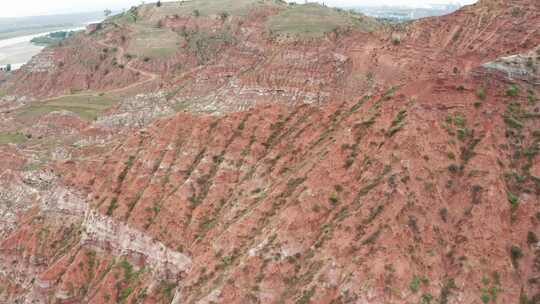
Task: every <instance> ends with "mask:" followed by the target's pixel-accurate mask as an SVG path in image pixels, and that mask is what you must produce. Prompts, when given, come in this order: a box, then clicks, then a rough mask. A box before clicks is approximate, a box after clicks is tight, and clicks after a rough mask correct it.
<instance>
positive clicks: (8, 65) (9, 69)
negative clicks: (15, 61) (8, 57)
mask: <svg viewBox="0 0 540 304" xmlns="http://www.w3.org/2000/svg"><path fill="white" fill-rule="evenodd" d="M6 71H7V72H11V64H9V63H8V64H7V65H6Z"/></svg>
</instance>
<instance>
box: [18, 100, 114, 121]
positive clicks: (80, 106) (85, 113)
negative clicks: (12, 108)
mask: <svg viewBox="0 0 540 304" xmlns="http://www.w3.org/2000/svg"><path fill="white" fill-rule="evenodd" d="M115 103H116V101H115V100H113V99H111V98H109V97H106V96H100V95H71V96H64V97H60V98H56V99H50V100H47V101H44V102H36V103H32V104H30V105H29V106H27V107H24V108H22V109H21V110H20V112H19V113H18V114H19V117H21V118H27V119H35V118H37V117H39V116H42V115H46V114H48V113H51V112H54V111H69V112H72V113H75V114H77V115H78V116H79V117H81V118H82V119H84V120H88V121H92V120H95V119H96V118H97V117H98V115H99V114H100V113H102V112H103V111H104V110H106V109H108V108H110V107H111V106H112V105H114V104H115Z"/></svg>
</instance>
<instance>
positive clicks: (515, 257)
mask: <svg viewBox="0 0 540 304" xmlns="http://www.w3.org/2000/svg"><path fill="white" fill-rule="evenodd" d="M522 257H523V251H521V248H519V246H517V245H512V247H510V258H511V259H512V265H514V267H517V263H518V261H519V259H521V258H522Z"/></svg>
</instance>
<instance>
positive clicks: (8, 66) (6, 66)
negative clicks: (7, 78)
mask: <svg viewBox="0 0 540 304" xmlns="http://www.w3.org/2000/svg"><path fill="white" fill-rule="evenodd" d="M0 71H2V72H10V71H11V64H9V63H8V64H0Z"/></svg>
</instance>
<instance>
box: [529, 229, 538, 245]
mask: <svg viewBox="0 0 540 304" xmlns="http://www.w3.org/2000/svg"><path fill="white" fill-rule="evenodd" d="M536 243H538V236H536V233H534V232H532V231H529V232H528V233H527V244H529V245H534V244H536Z"/></svg>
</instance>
